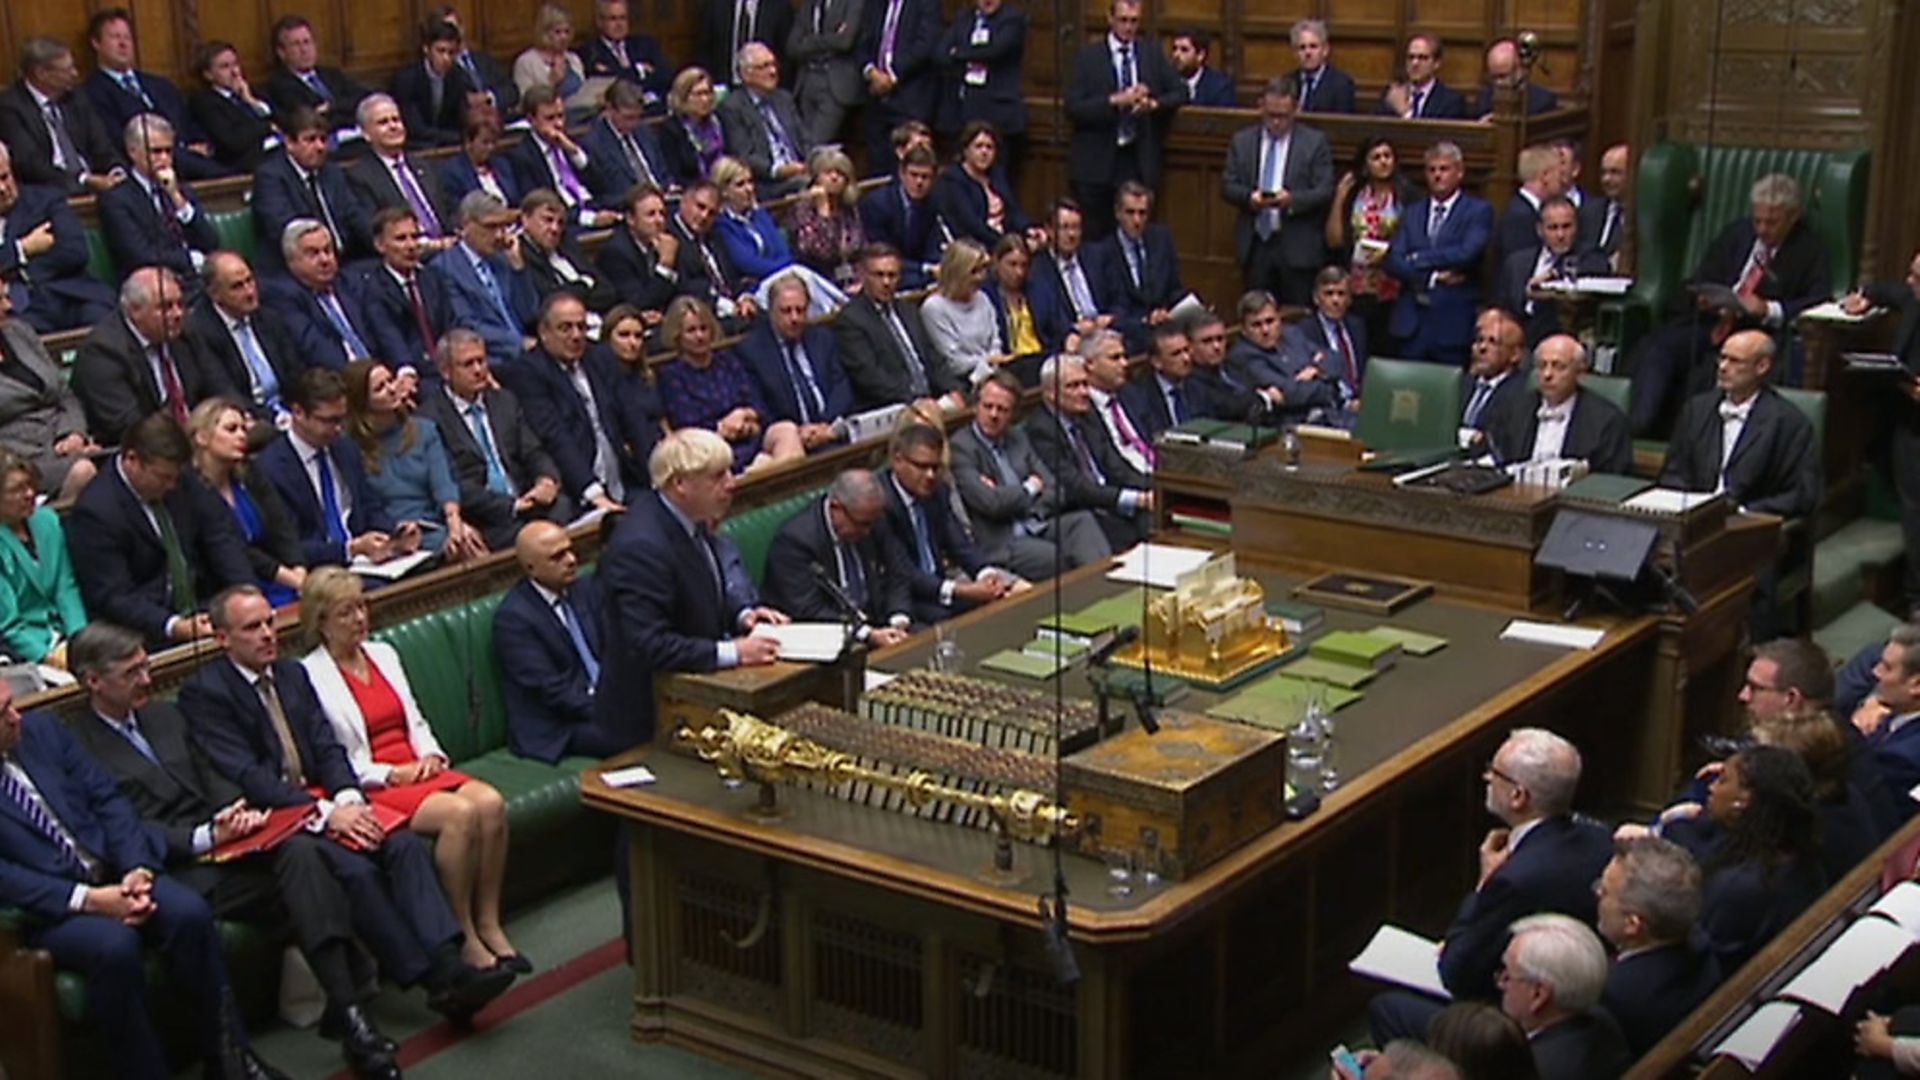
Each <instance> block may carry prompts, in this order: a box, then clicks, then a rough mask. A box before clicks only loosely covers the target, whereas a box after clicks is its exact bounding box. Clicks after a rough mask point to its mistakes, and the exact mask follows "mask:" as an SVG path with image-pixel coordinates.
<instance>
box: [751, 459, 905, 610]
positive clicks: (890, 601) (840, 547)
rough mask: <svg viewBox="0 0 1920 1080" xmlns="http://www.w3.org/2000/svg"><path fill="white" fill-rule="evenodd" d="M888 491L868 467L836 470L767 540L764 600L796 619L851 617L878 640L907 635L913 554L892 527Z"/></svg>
mask: <svg viewBox="0 0 1920 1080" xmlns="http://www.w3.org/2000/svg"><path fill="white" fill-rule="evenodd" d="M886 516H887V497H886V492H885V491H884V490H883V489H882V488H881V485H880V479H879V478H878V477H877V476H875V475H874V474H873V473H871V472H869V471H867V470H866V469H849V470H847V471H846V472H843V473H841V474H840V475H839V476H836V477H834V478H833V483H832V484H831V485H830V486H829V487H828V488H827V493H826V494H825V495H822V496H820V497H819V498H818V499H815V500H813V501H812V502H809V503H808V504H807V505H805V506H803V507H801V508H800V510H799V511H798V512H796V513H795V514H794V515H793V516H792V517H790V518H788V519H787V520H786V522H785V524H783V525H781V526H780V531H779V532H778V533H776V534H775V535H774V538H773V543H772V545H770V546H769V547H768V548H767V575H766V597H767V603H769V604H772V605H773V606H774V607H776V608H778V609H780V610H781V611H784V612H786V613H787V614H789V615H791V616H793V617H794V618H796V619H807V620H811V621H814V622H836V623H846V624H847V625H848V626H849V627H851V628H852V630H853V634H854V636H855V637H856V638H857V639H858V640H860V641H863V642H865V643H867V644H868V645H870V646H873V647H874V648H882V647H884V646H887V645H893V644H897V643H899V642H901V641H903V640H905V639H906V636H907V627H908V626H910V625H911V624H912V621H913V620H912V616H911V615H910V614H909V611H910V610H911V606H912V604H911V598H910V596H909V593H908V588H907V566H906V560H907V559H908V556H907V555H906V554H905V553H904V552H902V551H900V550H899V549H898V548H897V547H896V546H895V545H894V542H893V534H892V531H891V530H889V529H884V528H877V526H879V525H881V524H882V523H883V522H884V521H885V520H886Z"/></svg>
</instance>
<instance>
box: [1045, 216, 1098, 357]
mask: <svg viewBox="0 0 1920 1080" xmlns="http://www.w3.org/2000/svg"><path fill="white" fill-rule="evenodd" d="M1052 226H1053V228H1052V230H1051V231H1050V233H1049V235H1048V237H1047V246H1046V247H1044V248H1042V249H1040V250H1039V251H1037V252H1035V253H1034V256H1033V272H1032V274H1031V275H1029V278H1028V280H1029V282H1030V284H1029V285H1028V288H1029V289H1030V290H1032V292H1033V295H1034V296H1035V297H1037V298H1038V297H1044V298H1046V302H1050V303H1051V304H1052V305H1053V306H1055V307H1057V308H1059V309H1060V311H1061V312H1063V313H1065V314H1066V316H1067V317H1068V318H1069V319H1070V320H1072V322H1073V329H1074V332H1075V333H1078V334H1079V335H1080V336H1081V337H1082V338H1084V337H1086V335H1088V334H1091V333H1093V332H1094V331H1095V330H1104V329H1107V328H1108V327H1110V326H1112V325H1113V313H1112V306H1113V305H1112V304H1111V303H1109V300H1108V297H1106V296H1105V295H1104V293H1105V291H1106V289H1107V288H1108V282H1109V279H1108V276H1107V269H1106V267H1107V263H1106V261H1105V257H1106V255H1107V254H1108V252H1109V251H1110V250H1111V249H1110V248H1109V247H1108V246H1107V245H1101V244H1096V245H1091V246H1089V245H1087V244H1084V243H1083V242H1082V241H1083V239H1084V238H1085V235H1086V218H1085V215H1083V214H1082V213H1081V211H1080V204H1079V203H1077V202H1074V201H1073V200H1072V199H1071V198H1063V199H1060V200H1058V201H1056V202H1055V203H1054V204H1053V221H1052Z"/></svg>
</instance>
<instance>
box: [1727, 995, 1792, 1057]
mask: <svg viewBox="0 0 1920 1080" xmlns="http://www.w3.org/2000/svg"><path fill="white" fill-rule="evenodd" d="M1799 1022H1800V1007H1799V1006H1798V1005H1795V1004H1793V1003H1792V1002H1790V1001H1769V1002H1767V1003H1766V1004H1765V1005H1762V1006H1760V1007H1759V1008H1758V1009H1755V1010H1754V1011H1753V1015H1752V1016H1749V1017H1747V1022H1746V1023H1744V1024H1741V1025H1740V1026H1739V1027H1737V1028H1735V1029H1734V1031H1733V1034H1731V1035H1729V1036H1727V1037H1726V1038H1725V1039H1724V1040H1722V1041H1721V1043H1720V1045H1719V1046H1716V1047H1714V1048H1713V1053H1714V1056H1715V1057H1730V1058H1732V1059H1733V1060H1735V1061H1737V1062H1739V1063H1740V1064H1742V1065H1745V1066H1746V1067H1747V1071H1748V1072H1759V1071H1760V1066H1761V1065H1762V1064H1764V1063H1765V1062H1766V1060H1767V1058H1769V1057H1771V1056H1772V1055H1773V1049H1774V1047H1776V1046H1779V1045H1780V1040H1781V1039H1784V1038H1786V1037H1787V1032H1789V1031H1792V1030H1793V1025H1795V1024H1797V1023H1799Z"/></svg>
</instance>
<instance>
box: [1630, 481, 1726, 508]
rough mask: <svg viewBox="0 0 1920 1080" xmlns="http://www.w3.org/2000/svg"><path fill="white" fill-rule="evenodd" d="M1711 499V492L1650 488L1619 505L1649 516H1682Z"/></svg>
mask: <svg viewBox="0 0 1920 1080" xmlns="http://www.w3.org/2000/svg"><path fill="white" fill-rule="evenodd" d="M1711 498H1713V492H1711V491H1680V490H1677V489H1675V488H1663V487H1657V488H1650V489H1648V490H1646V491H1643V492H1641V493H1640V494H1638V495H1635V496H1634V497H1633V498H1631V499H1628V500H1627V501H1625V502H1623V503H1621V504H1620V505H1621V506H1624V507H1626V508H1627V509H1629V510H1643V511H1645V512H1647V513H1649V514H1683V513H1685V512H1687V511H1688V510H1691V509H1693V508H1694V507H1696V506H1699V505H1700V504H1701V503H1703V502H1706V501H1707V500H1708V499H1711Z"/></svg>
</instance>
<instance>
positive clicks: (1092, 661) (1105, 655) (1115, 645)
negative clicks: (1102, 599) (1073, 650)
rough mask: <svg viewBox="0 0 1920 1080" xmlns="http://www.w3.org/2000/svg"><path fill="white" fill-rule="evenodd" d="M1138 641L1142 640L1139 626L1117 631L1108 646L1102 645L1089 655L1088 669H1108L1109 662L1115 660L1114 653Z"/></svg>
mask: <svg viewBox="0 0 1920 1080" xmlns="http://www.w3.org/2000/svg"><path fill="white" fill-rule="evenodd" d="M1138 640H1140V628H1139V627H1137V626H1123V627H1121V628H1120V629H1118V630H1115V631H1114V632H1113V636H1112V637H1110V638H1108V639H1107V642H1106V644H1104V645H1101V646H1100V647H1099V648H1097V649H1095V650H1093V651H1092V652H1090V653H1088V654H1087V667H1089V668H1097V667H1106V666H1107V662H1108V661H1109V660H1112V659H1113V654H1114V653H1117V652H1119V651H1120V650H1121V649H1124V648H1126V647H1127V646H1129V645H1131V644H1133V643H1134V642H1136V641H1138Z"/></svg>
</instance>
